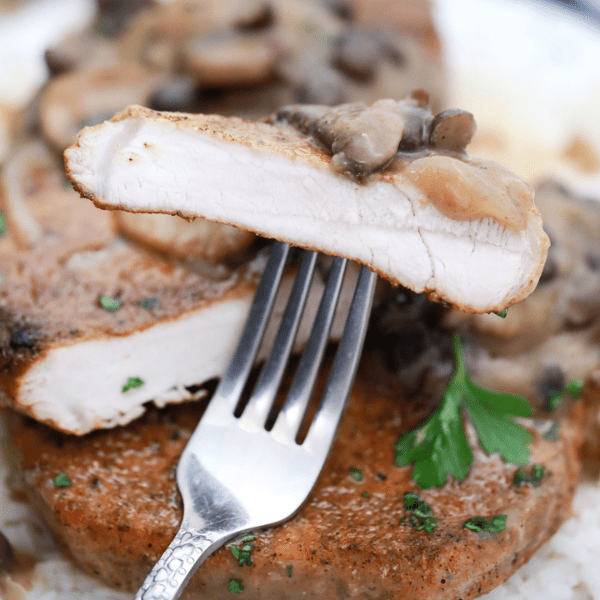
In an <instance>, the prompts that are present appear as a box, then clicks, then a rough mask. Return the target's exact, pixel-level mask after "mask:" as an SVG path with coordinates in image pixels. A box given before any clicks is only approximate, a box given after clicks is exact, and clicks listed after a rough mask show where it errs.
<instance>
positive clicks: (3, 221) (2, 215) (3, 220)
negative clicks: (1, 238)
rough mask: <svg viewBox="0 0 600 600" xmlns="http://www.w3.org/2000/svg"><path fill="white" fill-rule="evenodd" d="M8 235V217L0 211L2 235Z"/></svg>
mask: <svg viewBox="0 0 600 600" xmlns="http://www.w3.org/2000/svg"><path fill="white" fill-rule="evenodd" d="M5 233H6V217H5V216H4V213H3V212H2V211H1V210H0V235H4V234H5Z"/></svg>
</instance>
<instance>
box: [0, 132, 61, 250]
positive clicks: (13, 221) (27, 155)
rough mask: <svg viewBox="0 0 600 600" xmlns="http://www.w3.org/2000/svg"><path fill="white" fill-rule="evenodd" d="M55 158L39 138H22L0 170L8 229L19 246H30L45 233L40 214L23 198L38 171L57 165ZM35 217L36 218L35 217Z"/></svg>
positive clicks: (0, 186)
mask: <svg viewBox="0 0 600 600" xmlns="http://www.w3.org/2000/svg"><path fill="white" fill-rule="evenodd" d="M56 163H57V161H56V159H55V157H54V156H53V155H52V154H51V153H50V151H49V149H48V147H47V146H46V145H45V144H44V143H43V142H42V141H40V140H35V141H27V142H22V143H21V144H18V145H15V146H14V147H13V148H12V151H11V154H10V158H9V159H8V160H7V161H6V163H5V164H4V167H3V169H2V171H0V195H2V196H3V209H4V212H5V215H6V221H7V226H8V230H9V232H10V234H11V236H12V238H13V241H14V242H15V244H16V245H17V247H19V248H32V247H34V246H36V245H38V244H39V243H40V242H41V241H42V240H43V239H44V237H45V234H44V230H43V227H42V224H41V222H40V219H39V215H35V212H34V211H33V210H32V207H30V206H29V205H28V204H27V202H26V200H25V198H26V195H27V192H26V190H27V188H28V187H31V186H32V184H33V181H34V180H35V177H36V174H37V172H39V171H43V170H50V169H53V168H55V167H56ZM36 217H37V218H36Z"/></svg>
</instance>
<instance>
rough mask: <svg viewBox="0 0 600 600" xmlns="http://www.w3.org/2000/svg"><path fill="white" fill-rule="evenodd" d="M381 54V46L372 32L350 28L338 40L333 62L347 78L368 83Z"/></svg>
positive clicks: (373, 74)
mask: <svg viewBox="0 0 600 600" xmlns="http://www.w3.org/2000/svg"><path fill="white" fill-rule="evenodd" d="M381 54H382V48H381V44H380V43H379V40H378V38H377V36H376V35H374V34H373V32H372V31H369V30H361V29H358V28H356V27H350V28H348V29H347V30H346V31H345V32H344V35H343V36H342V37H341V39H340V40H339V42H338V44H337V47H336V50H335V54H334V58H333V61H334V64H335V66H336V67H337V68H338V69H340V70H341V71H342V72H343V73H345V74H346V75H348V76H349V77H351V78H353V79H357V80H358V81H362V82H368V81H370V80H372V79H373V77H374V76H375V73H376V70H377V66H378V63H379V59H380V57H381Z"/></svg>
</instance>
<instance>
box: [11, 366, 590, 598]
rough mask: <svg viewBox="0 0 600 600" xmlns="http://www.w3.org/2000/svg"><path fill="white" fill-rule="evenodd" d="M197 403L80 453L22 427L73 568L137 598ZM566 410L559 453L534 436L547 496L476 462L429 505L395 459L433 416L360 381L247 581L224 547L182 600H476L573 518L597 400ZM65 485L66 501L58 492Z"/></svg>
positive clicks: (28, 475)
mask: <svg viewBox="0 0 600 600" xmlns="http://www.w3.org/2000/svg"><path fill="white" fill-rule="evenodd" d="M376 389H377V391H375V390H376ZM595 393H596V394H597V393H598V390H597V389H596V390H595ZM202 404H203V403H194V404H187V405H183V406H171V407H168V408H166V409H163V410H162V411H157V410H150V411H149V412H148V414H147V415H145V416H144V417H143V418H142V419H140V420H139V421H136V422H135V423H132V424H130V425H129V426H127V427H125V428H119V429H114V430H111V431H101V432H100V431H99V432H95V433H93V434H91V435H89V436H86V437H84V438H77V439H74V438H72V437H70V436H65V435H62V434H60V433H58V432H55V431H52V430H50V429H49V428H47V427H44V426H43V425H40V424H38V423H35V422H33V421H28V420H25V419H19V420H20V422H19V423H14V421H13V424H12V426H11V430H12V433H13V434H12V437H11V439H12V444H13V448H14V450H15V453H14V455H15V456H16V457H17V462H18V468H19V470H20V471H21V473H22V475H23V479H24V484H25V488H26V491H27V494H28V496H29V498H30V499H31V501H32V503H33V504H34V506H36V507H37V508H38V509H39V510H40V511H41V513H42V514H43V515H44V517H45V518H46V520H47V522H48V523H49V524H50V527H51V529H52V530H53V532H54V533H55V535H56V536H57V537H58V538H59V539H60V540H61V541H62V545H63V547H66V548H67V549H68V550H69V552H70V554H71V556H72V557H73V559H74V560H75V561H76V562H77V563H78V564H79V565H80V566H81V567H83V568H84V569H85V570H86V571H87V572H89V573H91V574H93V575H95V576H97V577H99V578H101V579H102V580H103V581H104V582H106V583H107V584H108V585H111V586H113V587H118V588H120V589H122V590H128V591H130V592H132V593H133V592H134V590H136V589H137V588H138V586H139V585H140V584H141V583H142V581H143V579H144V577H145V576H146V574H147V573H148V572H149V570H150V569H151V568H152V566H153V565H154V563H155V562H156V561H157V559H158V558H159V556H160V555H161V553H162V551H163V550H164V549H165V548H166V546H167V545H168V544H169V542H170V541H171V539H172V538H173V536H174V534H175V532H176V530H177V527H178V525H179V523H180V520H181V516H182V507H181V499H180V497H179V494H178V492H177V488H176V482H175V478H174V475H173V473H174V468H175V465H176V463H177V460H178V458H179V455H180V453H181V451H182V450H183V448H184V446H185V444H186V443H187V440H188V438H189V436H190V435H191V433H192V431H193V429H194V427H195V425H196V423H197V421H198V419H199V418H200V416H201V414H202V408H203V406H202ZM594 404H595V406H596V408H595V409H594V408H593V405H594ZM563 408H564V409H566V408H567V407H566V406H565V407H563ZM570 408H572V409H573V410H571V411H570V412H569V411H567V410H562V409H561V413H562V414H561V424H560V428H559V430H558V431H559V434H558V439H557V440H556V441H551V440H546V439H544V438H543V433H542V432H543V431H545V430H546V429H547V428H548V426H550V424H551V423H550V421H549V420H547V419H546V420H545V421H536V423H537V424H538V425H539V426H540V430H539V431H538V430H535V429H533V432H534V435H535V442H534V443H533V444H532V448H531V449H532V457H531V462H532V463H538V464H542V465H544V467H545V471H544V475H543V477H542V480H541V482H540V484H539V485H538V486H535V485H532V484H522V485H521V486H519V487H516V486H514V485H512V482H513V479H514V476H515V473H516V471H517V469H518V468H519V467H518V466H517V465H511V464H508V463H505V462H503V461H502V460H500V459H499V458H498V456H497V455H496V456H491V457H487V456H485V455H484V454H483V453H482V452H481V451H476V452H475V463H474V465H473V466H472V468H471V472H470V474H469V475H468V477H467V478H466V479H465V480H464V481H462V482H460V483H458V482H456V481H450V482H449V483H447V484H446V485H444V486H443V487H442V488H439V489H438V488H434V489H431V490H427V491H420V490H419V489H418V488H417V487H416V485H415V484H414V482H412V481H410V474H411V469H410V468H398V467H394V466H393V448H394V443H395V442H396V440H397V439H398V436H399V434H400V431H401V430H406V429H410V428H412V427H413V426H415V425H416V423H418V422H419V420H420V419H422V418H423V416H424V414H426V411H427V408H426V407H425V408H424V407H423V404H422V402H421V400H420V399H415V400H413V401H412V402H410V401H406V400H405V399H402V401H399V398H398V395H397V392H396V391H395V390H393V389H392V390H389V389H385V387H384V386H382V385H381V383H380V381H379V380H375V379H374V378H373V377H372V374H371V379H366V378H365V373H364V372H363V374H362V375H359V377H358V379H357V382H356V385H355V387H354V390H353V392H352V395H351V398H350V401H349V405H348V408H347V412H346V414H345V416H344V419H343V421H342V423H341V426H340V431H339V434H338V437H337V439H336V441H335V444H334V447H333V450H332V452H331V456H330V458H329V460H328V462H327V464H326V466H325V469H324V472H323V474H322V475H321V477H320V478H319V480H318V482H317V485H316V487H315V489H314V490H313V492H312V493H311V495H310V497H309V499H308V501H307V503H306V504H305V505H304V507H303V508H302V509H301V511H300V512H299V514H298V515H297V516H296V517H295V518H294V519H292V520H290V521H288V522H286V523H284V524H283V525H281V526H279V527H274V528H270V529H268V530H262V531H259V532H256V540H255V541H252V542H251V545H252V546H253V549H252V551H251V560H252V563H253V564H252V566H248V565H245V566H240V565H239V563H238V560H237V559H236V558H234V556H233V554H232V553H231V551H230V550H229V549H228V548H222V549H220V550H218V551H217V552H216V553H215V554H214V555H212V556H210V557H208V559H207V560H206V561H205V562H204V563H203V564H202V565H201V566H200V568H199V569H198V571H197V572H196V573H195V575H194V577H192V579H191V581H190V583H189V584H188V586H187V588H186V590H185V591H184V593H183V595H182V598H190V599H191V598H206V600H214V599H216V598H224V597H226V596H227V594H228V592H227V587H228V582H229V581H230V580H231V579H241V580H242V585H243V586H244V592H243V594H244V596H243V597H244V598H248V599H251V600H267V599H269V600H271V599H272V600H275V599H276V600H296V599H297V598H300V597H301V598H306V599H307V600H316V599H319V598H348V599H354V598H356V599H361V600H365V599H369V600H389V599H390V598H403V599H406V600H425V599H427V600H456V599H458V598H462V599H463V600H470V599H472V598H476V597H478V596H479V595H481V594H484V593H486V592H488V591H490V590H491V589H492V588H493V587H495V586H496V585H498V584H499V583H501V582H502V581H504V580H505V579H507V578H508V577H509V576H510V575H511V574H512V573H513V572H514V571H516V570H517V569H518V568H519V567H520V566H521V565H523V564H524V563H525V562H527V560H528V559H529V558H530V557H531V556H532V554H533V553H534V552H535V551H536V549H537V548H539V546H540V545H541V544H542V543H543V542H544V541H545V540H546V539H548V537H549V536H550V535H552V534H553V533H554V532H555V531H556V530H557V528H558V527H559V525H560V524H561V523H562V522H563V521H565V520H566V519H567V518H568V517H569V514H570V506H571V500H572V497H573V494H574V490H575V485H576V482H577V478H578V472H579V465H578V461H577V456H576V452H577V448H578V446H579V445H580V444H581V442H582V437H583V435H582V430H583V427H584V426H583V424H584V423H585V422H586V421H590V418H589V417H590V415H592V414H594V412H595V410H597V395H596V398H595V401H594V403H592V404H590V406H589V411H588V412H587V417H586V414H585V413H584V412H583V410H582V402H581V401H578V402H577V403H575V404H574V405H573V404H571V405H570ZM424 411H425V412H424ZM553 416H556V415H553ZM533 423H534V422H533V421H529V422H528V423H527V426H528V427H530V428H532V426H533ZM249 451H251V449H249ZM351 468H354V469H358V470H359V471H360V473H361V474H362V477H363V480H362V482H358V481H356V480H355V479H354V478H353V477H351V475H350V470H351ZM530 468H531V467H529V468H527V471H528V472H530ZM61 472H64V473H66V475H67V477H68V479H69V481H70V482H71V483H72V485H71V486H70V487H57V486H54V485H53V484H52V481H53V479H54V478H55V477H56V476H57V475H58V474H59V473H61ZM405 492H417V493H418V494H419V496H420V498H421V499H422V500H424V501H425V502H427V503H428V504H429V505H430V506H431V508H432V510H433V513H434V516H435V518H436V519H437V528H436V529H435V531H433V532H432V533H428V532H426V531H424V530H420V531H419V530H416V529H414V528H413V527H411V526H410V524H411V518H410V513H408V512H407V511H406V510H405V509H404V493H405ZM497 514H505V515H507V519H506V530H505V531H503V532H501V533H495V534H478V533H476V532H474V531H469V530H467V529H464V527H463V526H464V523H465V521H466V520H467V519H469V518H471V517H476V516H479V517H484V518H486V519H490V518H491V517H492V516H493V515H497Z"/></svg>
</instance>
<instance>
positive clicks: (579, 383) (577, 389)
mask: <svg viewBox="0 0 600 600" xmlns="http://www.w3.org/2000/svg"><path fill="white" fill-rule="evenodd" d="M583 386H584V381H583V379H573V380H571V381H569V383H567V385H566V387H565V392H567V393H568V394H569V396H571V398H579V394H581V390H582V389H583Z"/></svg>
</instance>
